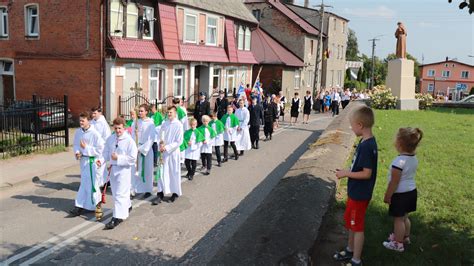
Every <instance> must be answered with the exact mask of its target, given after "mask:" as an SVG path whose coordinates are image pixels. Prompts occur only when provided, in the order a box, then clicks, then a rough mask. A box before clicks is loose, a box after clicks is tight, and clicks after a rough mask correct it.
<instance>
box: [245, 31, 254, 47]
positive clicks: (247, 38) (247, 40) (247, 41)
mask: <svg viewBox="0 0 474 266" xmlns="http://www.w3.org/2000/svg"><path fill="white" fill-rule="evenodd" d="M251 36H252V33H251V32H250V28H249V27H247V28H246V29H245V51H250V43H251V38H252V37H251Z"/></svg>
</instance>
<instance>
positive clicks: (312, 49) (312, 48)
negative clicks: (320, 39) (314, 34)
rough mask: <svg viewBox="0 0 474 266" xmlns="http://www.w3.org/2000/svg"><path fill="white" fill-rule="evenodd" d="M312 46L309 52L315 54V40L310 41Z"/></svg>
mask: <svg viewBox="0 0 474 266" xmlns="http://www.w3.org/2000/svg"><path fill="white" fill-rule="evenodd" d="M310 47H311V48H310V49H311V50H309V54H310V55H313V54H314V40H311V41H310Z"/></svg>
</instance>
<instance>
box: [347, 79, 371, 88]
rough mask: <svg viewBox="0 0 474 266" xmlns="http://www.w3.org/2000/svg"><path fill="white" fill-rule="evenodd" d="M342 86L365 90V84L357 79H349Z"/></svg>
mask: <svg viewBox="0 0 474 266" xmlns="http://www.w3.org/2000/svg"><path fill="white" fill-rule="evenodd" d="M344 88H356V89H357V90H361V89H363V90H365V89H367V84H366V83H364V82H362V81H358V80H350V81H346V82H345V83H344Z"/></svg>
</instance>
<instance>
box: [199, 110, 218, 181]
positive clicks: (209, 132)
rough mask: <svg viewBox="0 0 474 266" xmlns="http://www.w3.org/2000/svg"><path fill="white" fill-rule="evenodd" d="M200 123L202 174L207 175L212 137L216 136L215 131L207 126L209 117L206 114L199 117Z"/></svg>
mask: <svg viewBox="0 0 474 266" xmlns="http://www.w3.org/2000/svg"><path fill="white" fill-rule="evenodd" d="M201 119H202V125H201V126H200V127H199V128H198V130H199V131H201V133H202V135H203V136H204V140H203V142H202V145H201V160H202V166H203V168H205V169H203V170H204V172H203V174H204V175H209V174H210V173H211V168H212V147H213V145H214V138H215V137H216V131H214V129H212V127H211V126H209V122H210V121H211V118H210V117H209V116H207V115H203V116H202V117H201Z"/></svg>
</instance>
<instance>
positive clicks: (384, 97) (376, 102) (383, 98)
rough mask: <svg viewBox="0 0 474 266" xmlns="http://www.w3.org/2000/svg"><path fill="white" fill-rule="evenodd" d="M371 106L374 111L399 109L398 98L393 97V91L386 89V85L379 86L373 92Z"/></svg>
mask: <svg viewBox="0 0 474 266" xmlns="http://www.w3.org/2000/svg"><path fill="white" fill-rule="evenodd" d="M370 106H371V107H372V108H374V109H384V110H388V109H395V108H396V107H397V97H396V96H393V94H392V90H391V89H389V88H386V87H385V85H378V86H375V88H374V89H373V90H372V93H371V96H370Z"/></svg>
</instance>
